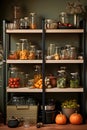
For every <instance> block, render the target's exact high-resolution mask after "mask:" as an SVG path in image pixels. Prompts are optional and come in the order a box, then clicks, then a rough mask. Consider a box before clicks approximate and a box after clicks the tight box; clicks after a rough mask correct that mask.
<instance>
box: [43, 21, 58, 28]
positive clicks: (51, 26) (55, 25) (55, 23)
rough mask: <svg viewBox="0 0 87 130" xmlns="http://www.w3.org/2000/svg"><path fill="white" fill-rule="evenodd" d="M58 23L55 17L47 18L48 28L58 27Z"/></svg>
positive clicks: (46, 26)
mask: <svg viewBox="0 0 87 130" xmlns="http://www.w3.org/2000/svg"><path fill="white" fill-rule="evenodd" d="M57 27H58V24H57V22H56V21H55V20H53V19H46V20H45V28H46V29H57Z"/></svg>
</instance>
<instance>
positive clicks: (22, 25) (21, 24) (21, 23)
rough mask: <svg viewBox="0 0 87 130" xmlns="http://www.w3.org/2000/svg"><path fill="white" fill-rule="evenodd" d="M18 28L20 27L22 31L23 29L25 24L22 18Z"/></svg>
mask: <svg viewBox="0 0 87 130" xmlns="http://www.w3.org/2000/svg"><path fill="white" fill-rule="evenodd" d="M19 26H20V29H24V28H25V23H24V19H23V18H21V19H20V21H19Z"/></svg>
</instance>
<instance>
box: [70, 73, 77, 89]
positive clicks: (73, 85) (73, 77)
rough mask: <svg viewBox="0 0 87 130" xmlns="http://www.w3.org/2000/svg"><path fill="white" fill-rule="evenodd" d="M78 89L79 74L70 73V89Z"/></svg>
mask: <svg viewBox="0 0 87 130" xmlns="http://www.w3.org/2000/svg"><path fill="white" fill-rule="evenodd" d="M78 87H79V74H78V72H75V73H71V77H70V88H78Z"/></svg>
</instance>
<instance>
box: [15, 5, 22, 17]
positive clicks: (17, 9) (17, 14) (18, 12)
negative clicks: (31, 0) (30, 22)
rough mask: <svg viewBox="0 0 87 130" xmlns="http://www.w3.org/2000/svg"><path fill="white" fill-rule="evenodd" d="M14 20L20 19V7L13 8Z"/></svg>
mask: <svg viewBox="0 0 87 130" xmlns="http://www.w3.org/2000/svg"><path fill="white" fill-rule="evenodd" d="M14 18H15V19H20V18H21V7H20V6H14Z"/></svg>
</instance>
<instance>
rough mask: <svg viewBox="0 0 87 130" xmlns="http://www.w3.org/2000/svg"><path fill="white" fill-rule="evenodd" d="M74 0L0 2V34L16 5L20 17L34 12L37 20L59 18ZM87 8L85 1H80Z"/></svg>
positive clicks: (0, 96) (0, 100)
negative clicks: (3, 23)
mask: <svg viewBox="0 0 87 130" xmlns="http://www.w3.org/2000/svg"><path fill="white" fill-rule="evenodd" d="M69 1H71V2H72V1H76V0H1V1H0V25H1V26H0V32H1V34H2V20H3V19H8V20H13V7H14V6H15V5H18V6H20V7H21V9H22V17H24V16H29V13H30V12H36V13H37V16H38V18H41V17H42V16H44V17H46V18H54V19H58V18H59V13H60V12H62V11H65V7H66V4H67V2H69ZM80 1H81V2H82V3H83V5H84V6H87V0H80ZM2 99H3V94H2V89H1V88H0V107H1V110H3V100H2Z"/></svg>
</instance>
